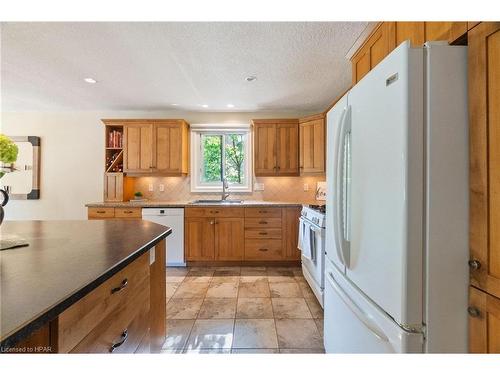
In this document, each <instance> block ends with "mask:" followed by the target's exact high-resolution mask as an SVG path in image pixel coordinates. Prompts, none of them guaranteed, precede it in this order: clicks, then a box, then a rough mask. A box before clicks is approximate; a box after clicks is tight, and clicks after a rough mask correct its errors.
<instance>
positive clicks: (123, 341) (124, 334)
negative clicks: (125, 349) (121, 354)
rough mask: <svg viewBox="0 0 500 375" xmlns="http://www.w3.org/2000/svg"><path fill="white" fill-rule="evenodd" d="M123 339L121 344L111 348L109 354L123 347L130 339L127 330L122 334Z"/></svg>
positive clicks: (118, 343)
mask: <svg viewBox="0 0 500 375" xmlns="http://www.w3.org/2000/svg"><path fill="white" fill-rule="evenodd" d="M121 337H122V339H121V340H120V341H119V342H117V343H116V344H113V345H111V348H109V352H110V353H113V352H114V351H115V349H116V348H119V347H120V346H122V345H123V344H124V343H125V341H127V338H128V329H126V330H125V331H123V332H122V335H121Z"/></svg>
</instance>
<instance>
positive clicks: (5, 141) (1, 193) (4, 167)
mask: <svg viewBox="0 0 500 375" xmlns="http://www.w3.org/2000/svg"><path fill="white" fill-rule="evenodd" d="M18 151H19V150H18V147H17V145H16V144H15V143H14V142H13V141H12V140H11V139H10V138H9V137H7V136H6V135H3V134H0V163H1V164H0V179H1V178H2V177H3V176H5V174H6V173H9V172H13V171H15V168H14V165H13V163H14V162H15V161H16V160H17V154H18ZM8 202H9V194H8V192H7V191H6V190H5V189H0V225H1V224H2V222H3V217H4V209H3V208H4V206H5V205H6V204H7V203H8Z"/></svg>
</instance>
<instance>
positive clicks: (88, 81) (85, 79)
mask: <svg viewBox="0 0 500 375" xmlns="http://www.w3.org/2000/svg"><path fill="white" fill-rule="evenodd" d="M83 80H84V81H85V82H87V83H97V81H96V80H95V79H94V78H84V79H83Z"/></svg>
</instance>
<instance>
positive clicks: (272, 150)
mask: <svg viewBox="0 0 500 375" xmlns="http://www.w3.org/2000/svg"><path fill="white" fill-rule="evenodd" d="M254 165H255V166H254V168H255V175H256V176H269V175H274V174H276V124H274V123H257V122H254Z"/></svg>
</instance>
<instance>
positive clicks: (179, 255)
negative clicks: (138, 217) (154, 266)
mask: <svg viewBox="0 0 500 375" xmlns="http://www.w3.org/2000/svg"><path fill="white" fill-rule="evenodd" d="M142 218H143V219H144V220H149V221H152V222H153V223H157V224H161V225H166V226H167V227H170V228H172V234H171V235H170V236H168V237H167V266H185V265H186V262H185V261H184V208H143V209H142Z"/></svg>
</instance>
